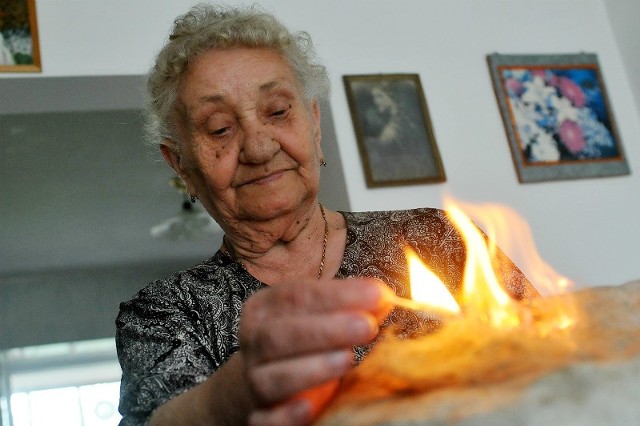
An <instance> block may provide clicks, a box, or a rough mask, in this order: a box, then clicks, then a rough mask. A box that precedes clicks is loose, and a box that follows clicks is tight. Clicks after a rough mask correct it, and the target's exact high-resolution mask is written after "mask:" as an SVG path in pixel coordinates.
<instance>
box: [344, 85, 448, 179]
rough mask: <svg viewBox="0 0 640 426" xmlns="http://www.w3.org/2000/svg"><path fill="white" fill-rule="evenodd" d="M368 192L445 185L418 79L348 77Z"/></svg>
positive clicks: (353, 117)
mask: <svg viewBox="0 0 640 426" xmlns="http://www.w3.org/2000/svg"><path fill="white" fill-rule="evenodd" d="M343 80H344V84H345V89H346V92H347V100H348V102H349V109H350V111H351V119H352V120H353V125H354V129H355V134H356V139H357V142H358V149H359V152H360V157H361V159H362V164H363V166H364V172H365V178H366V182H367V186H368V187H380V186H391V185H410V184H420V183H435V182H444V181H445V173H444V168H443V166H442V160H441V159H440V153H439V152H438V147H437V146H436V141H435V138H434V134H433V129H432V127H431V121H430V119H429V112H428V109H427V103H426V100H425V97H424V94H423V91H422V85H421V84H420V78H419V76H418V75H417V74H379V75H345V76H344V77H343Z"/></svg>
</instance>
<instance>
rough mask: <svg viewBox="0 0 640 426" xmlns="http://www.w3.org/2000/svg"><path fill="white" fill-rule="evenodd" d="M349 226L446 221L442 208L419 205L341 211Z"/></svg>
mask: <svg viewBox="0 0 640 426" xmlns="http://www.w3.org/2000/svg"><path fill="white" fill-rule="evenodd" d="M341 213H342V215H343V216H344V217H345V220H346V221H347V225H348V226H349V227H359V226H367V225H371V224H386V225H391V226H393V225H394V224H403V223H406V222H416V221H419V222H447V219H446V214H445V212H444V210H442V209H439V208H434V207H421V208H415V209H407V210H382V211H360V212H341Z"/></svg>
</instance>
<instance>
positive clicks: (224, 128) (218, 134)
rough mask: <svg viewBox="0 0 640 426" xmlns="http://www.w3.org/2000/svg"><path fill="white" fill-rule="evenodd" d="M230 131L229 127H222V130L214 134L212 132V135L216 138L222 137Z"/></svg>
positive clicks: (215, 131)
mask: <svg viewBox="0 0 640 426" xmlns="http://www.w3.org/2000/svg"><path fill="white" fill-rule="evenodd" d="M228 131H229V128H228V127H221V128H220V129H217V130H214V131H213V132H211V134H212V135H214V136H222V135H224V134H225V133H227V132H228Z"/></svg>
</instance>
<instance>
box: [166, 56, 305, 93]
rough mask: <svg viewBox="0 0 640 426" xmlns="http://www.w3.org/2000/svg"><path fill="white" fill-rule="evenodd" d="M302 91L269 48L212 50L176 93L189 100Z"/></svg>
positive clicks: (188, 73)
mask: <svg viewBox="0 0 640 426" xmlns="http://www.w3.org/2000/svg"><path fill="white" fill-rule="evenodd" d="M287 87H289V88H290V89H291V90H301V85H300V84H299V82H298V79H297V78H296V75H295V73H294V72H293V70H292V69H291V67H290V65H289V63H288V61H287V60H286V58H285V57H284V56H283V55H282V54H280V53H279V52H277V51H275V50H272V49H257V48H226V49H212V50H209V51H207V52H204V53H202V54H201V55H199V56H198V57H197V58H196V59H195V60H194V61H193V62H192V63H191V64H190V65H189V68H188V69H187V70H186V71H185V74H184V76H183V78H182V79H181V84H180V86H179V90H180V91H181V92H182V93H183V94H184V95H186V96H188V97H191V98H192V99H200V98H203V97H204V98H212V97H229V96H233V95H242V94H244V95H253V96H255V95H260V94H264V93H268V92H269V91H270V90H273V89H274V88H287Z"/></svg>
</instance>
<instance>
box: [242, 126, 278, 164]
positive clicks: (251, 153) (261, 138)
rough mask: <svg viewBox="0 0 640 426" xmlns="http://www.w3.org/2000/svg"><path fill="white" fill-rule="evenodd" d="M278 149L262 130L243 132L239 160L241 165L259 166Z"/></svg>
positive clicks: (271, 137)
mask: <svg viewBox="0 0 640 426" xmlns="http://www.w3.org/2000/svg"><path fill="white" fill-rule="evenodd" d="M279 149H280V144H279V143H278V142H277V141H276V140H275V139H274V138H273V136H272V135H271V133H270V132H267V131H265V129H262V128H250V129H246V130H245V137H244V139H243V141H242V146H241V147H240V156H239V159H240V161H241V162H243V163H253V164H261V163H266V162H267V161H269V160H270V159H271V158H272V157H273V156H274V155H275V153H276V152H278V150H279Z"/></svg>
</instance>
